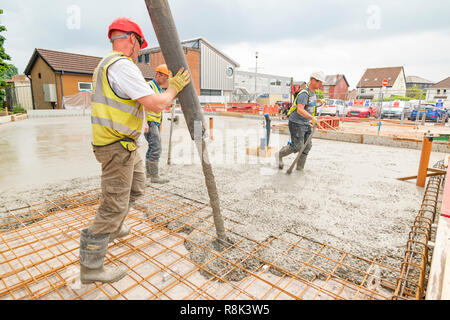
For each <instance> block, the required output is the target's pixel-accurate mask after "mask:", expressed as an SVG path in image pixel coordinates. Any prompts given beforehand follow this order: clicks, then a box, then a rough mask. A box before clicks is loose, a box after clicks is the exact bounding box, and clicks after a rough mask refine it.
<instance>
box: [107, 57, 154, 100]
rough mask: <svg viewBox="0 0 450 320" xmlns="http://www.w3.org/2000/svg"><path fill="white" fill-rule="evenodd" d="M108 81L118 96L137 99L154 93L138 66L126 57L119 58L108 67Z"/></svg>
mask: <svg viewBox="0 0 450 320" xmlns="http://www.w3.org/2000/svg"><path fill="white" fill-rule="evenodd" d="M108 81H109V83H110V85H111V88H112V89H113V90H114V92H115V93H116V94H117V95H118V96H119V97H120V98H125V99H132V100H137V99H140V98H142V97H146V96H149V95H152V94H155V92H154V91H153V90H152V88H151V87H150V85H149V84H148V83H147V82H146V81H145V79H144V76H143V75H142V72H141V70H139V68H138V66H137V65H136V64H134V63H133V62H132V61H130V60H128V59H120V60H118V61H117V62H115V63H114V64H113V65H112V66H110V67H109V69H108Z"/></svg>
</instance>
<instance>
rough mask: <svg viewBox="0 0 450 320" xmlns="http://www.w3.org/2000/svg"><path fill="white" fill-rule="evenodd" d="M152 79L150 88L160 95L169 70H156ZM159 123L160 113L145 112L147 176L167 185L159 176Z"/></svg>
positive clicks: (163, 67)
mask: <svg viewBox="0 0 450 320" xmlns="http://www.w3.org/2000/svg"><path fill="white" fill-rule="evenodd" d="M155 71H156V75H155V78H154V79H151V80H150V81H149V83H148V84H149V85H150V87H151V88H152V89H153V91H154V92H155V93H156V94H160V93H162V89H166V88H167V86H168V84H169V76H170V72H169V69H168V68H167V66H166V65H165V64H162V65H160V66H158V67H157V68H156V70H155ZM161 121H162V112H159V113H156V112H152V111H147V123H148V132H147V133H145V139H147V141H148V150H147V154H146V161H145V164H146V168H147V174H148V175H149V176H150V179H151V180H150V181H151V182H152V183H160V184H163V183H167V182H169V180H167V179H163V178H161V177H160V176H159V158H160V157H161V150H162V148H161V133H160V132H161V131H160V127H161Z"/></svg>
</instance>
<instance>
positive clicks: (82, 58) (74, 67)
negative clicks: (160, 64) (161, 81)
mask: <svg viewBox="0 0 450 320" xmlns="http://www.w3.org/2000/svg"><path fill="white" fill-rule="evenodd" d="M37 55H39V56H41V57H42V59H44V60H45V61H46V62H47V64H48V65H49V66H50V68H52V69H53V70H54V71H57V72H61V71H64V72H70V73H78V74H89V75H92V74H94V70H95V68H96V67H97V66H98V64H99V63H100V61H101V60H102V58H101V57H94V56H88V55H82V54H75V53H68V52H60V51H53V50H46V49H36V50H35V52H34V53H33V57H32V58H31V60H30V62H29V64H28V66H27V68H26V69H25V73H26V74H29V72H30V71H31V68H32V65H33V64H34V61H35V60H36V57H37ZM137 65H138V67H139V69H140V70H141V72H142V74H143V76H144V78H146V79H150V78H152V77H154V75H155V72H154V70H153V69H152V68H151V67H150V65H145V64H140V63H139V64H137Z"/></svg>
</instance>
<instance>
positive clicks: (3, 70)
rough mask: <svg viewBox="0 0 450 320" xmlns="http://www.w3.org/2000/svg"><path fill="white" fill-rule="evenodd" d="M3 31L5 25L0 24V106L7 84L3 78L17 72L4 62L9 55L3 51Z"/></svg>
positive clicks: (1, 11)
mask: <svg viewBox="0 0 450 320" xmlns="http://www.w3.org/2000/svg"><path fill="white" fill-rule="evenodd" d="M1 14H3V9H0V15H1ZM5 31H7V29H6V27H5V26H2V25H0V106H2V105H3V101H5V95H6V93H5V90H4V89H3V88H4V87H6V85H7V83H6V81H5V80H7V79H10V78H11V76H12V75H14V73H15V74H17V68H16V67H15V66H13V65H12V64H9V63H6V61H10V60H11V57H10V56H9V55H8V54H7V53H6V52H5V48H4V47H3V45H4V43H5V40H6V38H5V37H4V36H3V35H2V34H1V33H2V32H5Z"/></svg>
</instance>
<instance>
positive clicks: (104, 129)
mask: <svg viewBox="0 0 450 320" xmlns="http://www.w3.org/2000/svg"><path fill="white" fill-rule="evenodd" d="M121 59H128V60H130V61H133V60H131V59H130V58H128V57H126V56H124V55H123V54H122V53H121V52H117V51H111V52H110V53H108V54H107V55H106V56H105V57H104V58H103V59H102V61H100V63H99V65H98V66H97V68H96V69H95V71H94V75H93V78H92V80H93V91H92V115H91V122H92V144H93V145H94V146H107V145H110V144H113V143H116V142H120V143H121V144H122V146H123V147H124V148H125V149H127V150H128V151H134V150H136V148H137V147H136V144H135V141H136V140H137V139H138V138H139V136H140V134H141V131H142V126H143V120H144V117H145V112H144V107H143V106H142V105H141V104H140V103H139V102H138V101H137V100H131V99H123V98H120V97H118V96H117V95H116V94H115V93H114V91H113V89H112V88H111V86H110V85H109V81H108V75H107V73H108V68H109V67H110V66H111V65H112V64H114V63H115V62H117V61H119V60H121Z"/></svg>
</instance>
